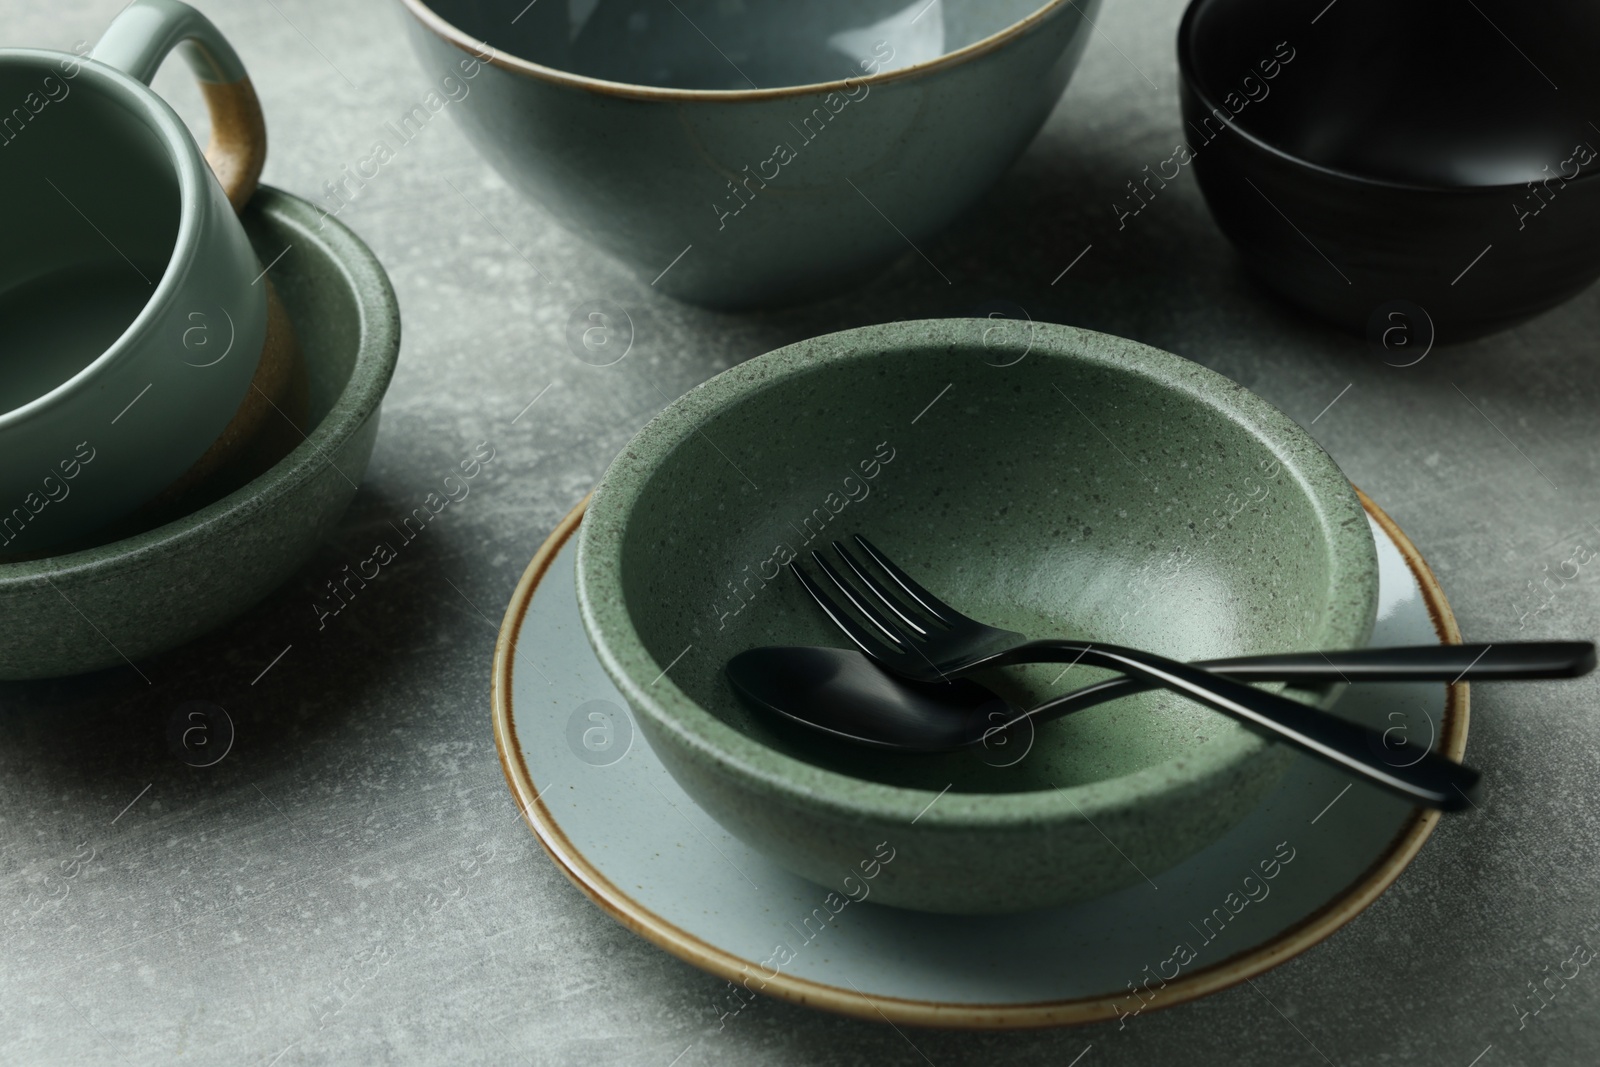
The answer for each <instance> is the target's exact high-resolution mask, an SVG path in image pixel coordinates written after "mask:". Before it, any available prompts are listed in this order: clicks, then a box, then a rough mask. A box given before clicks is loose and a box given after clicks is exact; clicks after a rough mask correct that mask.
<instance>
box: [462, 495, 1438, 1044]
mask: <svg viewBox="0 0 1600 1067" xmlns="http://www.w3.org/2000/svg"><path fill="white" fill-rule="evenodd" d="M1356 495H1357V496H1358V497H1359V498H1360V499H1361V506H1362V507H1363V508H1365V509H1366V511H1367V514H1368V515H1370V516H1372V518H1373V520H1374V521H1376V522H1377V523H1378V525H1379V526H1381V527H1382V528H1383V530H1384V531H1385V532H1386V533H1387V534H1388V535H1389V536H1390V537H1391V538H1393V539H1394V542H1395V544H1396V546H1398V547H1399V549H1400V554H1401V555H1402V556H1403V557H1405V561H1406V566H1407V567H1409V568H1410V569H1411V573H1412V574H1413V575H1414V576H1415V577H1416V579H1417V584H1418V585H1419V586H1420V587H1421V589H1422V598H1423V602H1424V603H1425V604H1426V605H1427V608H1428V614H1429V615H1430V616H1431V617H1432V619H1433V626H1434V630H1435V631H1436V632H1437V633H1438V635H1439V639H1440V641H1441V642H1442V643H1444V644H1448V645H1459V644H1460V643H1461V631H1460V629H1459V628H1458V627H1457V626H1456V620H1455V615H1454V613H1452V612H1451V610H1450V603H1449V601H1447V600H1446V599H1445V596H1444V591H1443V590H1442V589H1440V588H1439V583H1438V581H1437V580H1436V579H1435V578H1434V576H1433V571H1432V570H1431V569H1429V567H1428V563H1427V561H1426V560H1424V559H1423V558H1422V554H1421V553H1419V552H1418V551H1417V548H1416V546H1415V545H1413V544H1412V543H1411V539H1410V538H1408V537H1407V536H1406V535H1405V533H1404V531H1402V530H1401V529H1400V527H1399V526H1396V525H1395V522H1394V520H1393V519H1391V518H1390V517H1389V516H1388V515H1387V514H1386V513H1385V512H1384V510H1383V509H1382V508H1380V507H1378V505H1376V504H1374V503H1373V502H1372V500H1371V499H1370V498H1368V496H1367V495H1366V494H1365V493H1363V492H1361V490H1360V489H1357V490H1356ZM588 504H589V498H588V497H584V498H583V500H582V501H580V502H579V504H578V506H577V507H575V508H573V509H572V511H571V512H570V513H568V515H567V517H566V518H564V519H562V520H561V524H560V525H559V526H557V527H556V529H555V532H553V533H552V534H551V535H550V536H549V538H548V539H547V540H546V541H545V542H544V544H543V545H541V546H540V547H539V551H538V552H537V553H536V554H535V555H534V557H533V561H532V562H531V563H529V564H528V568H527V570H526V571H524V572H523V575H522V579H521V581H519V582H518V583H517V588H516V591H515V592H513V593H512V594H511V603H510V604H509V605H508V606H507V607H506V614H505V619H504V621H503V622H502V623H501V626H500V635H499V637H498V638H497V639H496V641H495V647H494V668H493V670H494V677H493V683H492V686H491V689H490V704H491V709H492V711H491V714H492V717H493V720H494V743H495V750H496V751H497V752H498V753H499V756H500V769H501V770H502V771H503V772H505V776H506V782H507V784H509V785H510V786H511V792H512V795H513V796H515V797H516V800H517V807H518V808H520V809H521V811H522V815H523V818H524V819H526V820H527V823H528V826H529V827H530V828H531V829H532V830H533V833H534V836H536V837H537V838H538V839H539V843H540V844H542V845H543V846H544V847H545V850H546V851H547V852H549V853H550V855H551V857H552V858H553V859H554V860H555V861H556V864H557V866H559V867H560V868H561V870H562V873H564V874H565V875H566V876H567V877H568V878H569V879H571V880H572V882H573V884H574V885H576V886H577V887H578V888H579V889H581V890H582V891H583V892H584V894H585V895H586V896H588V897H589V899H590V900H593V901H594V902H595V903H596V904H598V905H599V906H600V908H601V910H602V911H605V912H606V913H607V914H609V915H610V916H611V917H612V918H613V919H615V920H616V921H617V922H619V923H621V924H622V925H623V926H625V927H627V928H628V929H629V930H632V931H633V932H634V933H636V934H638V935H639V936H640V937H642V938H644V939H645V940H646V941H650V942H652V943H653V944H655V945H657V946H659V947H660V948H663V949H665V950H666V951H668V952H670V953H671V954H672V955H674V956H676V957H678V958H679V959H681V960H683V961H685V962H687V963H691V964H693V965H694V966H696V967H699V968H700V969H701V970H704V971H709V972H710V973H712V974H714V975H716V976H717V977H719V978H725V979H727V980H728V981H730V982H733V981H738V980H739V979H740V978H741V977H743V976H745V975H747V974H748V973H749V971H748V968H750V967H752V966H756V963H755V961H753V960H745V959H741V958H740V957H738V956H735V955H734V954H733V953H731V952H727V951H725V950H723V949H720V948H718V947H717V946H715V945H711V944H708V943H707V942H705V941H702V940H701V939H700V938H698V937H696V936H695V935H693V934H691V933H689V932H688V931H686V930H683V929H681V928H679V927H677V926H674V925H673V924H672V923H670V922H668V921H667V920H665V919H663V918H661V916H659V915H657V914H655V913H654V912H652V911H650V910H649V909H647V908H645V907H644V906H642V905H641V904H639V903H638V902H637V901H635V900H633V899H632V898H631V897H629V896H628V895H627V894H626V893H624V892H623V891H622V890H621V889H619V888H618V887H617V886H616V884H615V883H613V882H611V881H610V880H609V879H607V878H606V877H605V875H603V874H601V873H600V872H599V871H598V870H597V869H596V868H595V867H594V866H593V865H592V864H591V863H590V862H589V861H588V859H587V858H586V857H585V856H584V855H583V853H581V852H580V851H578V849H577V848H576V847H575V846H574V845H573V844H572V842H570V841H569V840H567V836H566V834H564V833H563V832H562V830H561V827H560V825H559V824H558V823H557V822H556V820H555V818H554V817H553V816H552V815H551V814H550V811H549V809H548V808H546V807H545V806H544V801H543V800H541V799H540V796H539V791H538V789H537V788H536V787H535V785H534V782H533V777H532V775H530V774H529V773H528V768H527V765H526V764H525V763H524V762H523V759H522V749H521V747H520V746H519V745H518V744H517V730H516V723H515V721H514V719H513V713H512V709H511V668H512V665H513V664H514V662H515V659H516V647H517V637H518V635H519V634H520V633H521V630H522V621H523V619H524V618H525V617H526V616H527V611H528V605H529V603H530V602H531V601H532V599H533V594H534V592H535V590H537V588H538V586H539V582H540V581H541V580H542V579H543V578H544V576H545V573H546V572H547V571H548V570H549V569H550V564H551V562H552V561H554V559H555V557H556V554H557V553H558V552H559V551H560V550H561V548H562V546H563V545H565V544H566V543H567V541H568V540H569V539H570V538H571V537H572V535H573V533H574V532H576V531H577V529H578V524H579V522H580V521H582V519H583V513H584V510H585V508H587V507H588ZM1467 704H1468V693H1467V685H1466V683H1465V682H1458V683H1456V684H1454V685H1451V686H1448V687H1446V690H1445V708H1444V714H1443V716H1442V717H1441V726H1440V731H1439V751H1441V752H1442V753H1443V754H1444V755H1446V756H1449V757H1450V758H1451V759H1453V760H1457V761H1460V759H1461V757H1462V755H1463V754H1464V753H1465V752H1466V748H1467V719H1468V711H1467ZM1438 822H1439V813H1438V812H1437V811H1425V810H1422V809H1417V810H1415V811H1413V812H1412V814H1411V816H1410V818H1408V819H1407V820H1406V824H1405V826H1404V827H1402V828H1401V830H1400V832H1399V833H1398V834H1396V835H1395V838H1394V840H1393V841H1391V842H1390V843H1389V847H1388V848H1386V849H1385V850H1384V852H1383V854H1382V855H1381V856H1379V857H1378V859H1376V860H1375V861H1373V863H1372V865H1371V866H1370V867H1368V868H1367V869H1366V870H1365V871H1364V872H1362V874H1361V875H1359V876H1358V877H1357V878H1356V879H1355V880H1354V881H1353V882H1351V883H1350V884H1349V885H1347V886H1346V887H1345V888H1344V889H1343V890H1341V891H1340V892H1339V893H1338V894H1337V895H1336V896H1335V898H1334V899H1332V900H1330V901H1329V902H1328V903H1326V904H1324V905H1323V906H1322V907H1321V908H1318V909H1317V910H1316V911H1314V912H1312V913H1311V914H1310V915H1308V916H1306V917H1305V918H1304V919H1302V920H1300V922H1298V923H1296V924H1295V925H1293V926H1291V927H1290V928H1289V929H1287V930H1285V931H1283V932H1282V933H1280V934H1278V935H1277V936H1276V937H1274V938H1271V939H1270V940H1268V941H1266V942H1265V943H1263V944H1261V945H1257V946H1256V947H1254V948H1251V949H1247V950H1245V951H1243V952H1240V953H1237V954H1235V955H1233V956H1230V957H1229V958H1227V959H1225V960H1222V961H1220V962H1218V963H1214V964H1212V965H1211V966H1209V967H1203V968H1201V969H1199V970H1197V971H1194V972H1192V973H1190V974H1188V975H1186V976H1184V977H1182V978H1179V979H1177V980H1174V981H1172V982H1169V983H1167V985H1166V986H1165V987H1163V992H1168V991H1170V992H1168V996H1167V997H1166V998H1165V1001H1164V1003H1162V1004H1160V1005H1159V1006H1157V1008H1156V1009H1155V1010H1160V1009H1162V1008H1170V1007H1173V1006H1176V1005H1178V1004H1184V1003H1187V1002H1189V1001H1191V1000H1196V999H1198V998H1200V997H1204V996H1209V995H1211V994H1212V993H1217V992H1220V991H1221V990H1224V989H1227V988H1228V987H1229V986H1233V985H1237V984H1239V983H1240V982H1243V981H1245V980H1246V979H1249V978H1253V977H1255V976H1256V975H1258V974H1261V973H1262V972H1264V971H1268V970H1271V969H1272V968H1273V967H1276V966H1278V965H1279V964H1280V963H1284V962H1287V961H1288V960H1290V959H1292V958H1294V957H1295V956H1298V955H1299V954H1300V953H1302V952H1304V951H1306V950H1307V949H1309V948H1311V947H1312V946H1314V945H1316V944H1317V943H1319V942H1321V941H1322V940H1324V939H1325V938H1327V937H1328V936H1329V935H1331V934H1332V933H1333V932H1334V931H1335V930H1338V929H1339V928H1340V927H1341V926H1343V925H1344V924H1345V923H1347V922H1349V921H1350V920H1351V919H1354V918H1355V917H1356V916H1357V915H1359V914H1360V913H1361V912H1362V911H1364V910H1365V909H1366V908H1367V906H1368V905H1370V904H1371V903H1372V902H1373V901H1374V900H1376V899H1377V898H1378V896H1379V894H1381V893H1382V892H1383V891H1384V890H1385V889H1387V888H1388V887H1389V886H1390V885H1391V884H1392V883H1393V882H1394V880H1395V879H1396V878H1398V877H1399V876H1400V872H1401V871H1403V870H1404V869H1405V868H1406V866H1407V865H1408V864H1409V863H1410V862H1411V860H1412V859H1413V858H1414V857H1415V856H1416V854H1417V852H1418V851H1419V850H1420V849H1421V848H1422V844H1423V842H1424V841H1426V840H1427V839H1428V835H1429V834H1431V833H1432V832H1433V828H1434V826H1435V825H1436V824H1437V823H1438ZM761 991H762V992H763V993H768V994H770V995H772V996H774V997H777V998H778V999H780V1000H787V1001H790V1002H792V1003H795V1004H803V1005H805V1006H807V1007H811V1008H821V1009H823V1010H825V1011H832V1012H837V1013H839V1014H841V1015H849V1016H853V1017H855V1018H858V1019H866V1020H869V1021H876V1020H880V1019H881V1020H883V1021H885V1022H889V1023H906V1024H909V1025H912V1026H927V1027H943V1028H948V1029H960V1030H1002V1029H1025V1028H1026V1029H1031V1028H1038V1027H1047V1026H1073V1025H1080V1024H1084V1023H1093V1022H1102V1021H1105V1020H1108V1019H1114V1018H1116V1017H1117V1016H1118V1015H1119V1014H1120V1013H1119V1012H1118V1011H1117V1009H1116V1006H1115V1005H1116V1003H1117V1002H1118V1001H1119V1000H1122V999H1126V995H1125V994H1122V993H1118V994H1116V995H1105V996H1092V997H1079V998H1076V999H1072V1000H1056V1001H1040V1002H1036V1003H1031V1004H942V1003H939V1002H937V1001H930V1000H908V999H904V998H900V997H879V996H868V995H866V994H864V993H859V992H856V991H854V990H850V989H841V988H839V987H838V986H830V985H827V984H825V983H822V982H815V981H812V980H810V979H805V978H796V977H793V976H791V975H785V974H779V975H778V976H777V977H775V978H773V979H771V980H770V981H768V982H767V983H766V984H765V985H763V986H762V989H761Z"/></svg>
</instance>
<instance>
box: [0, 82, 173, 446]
mask: <svg viewBox="0 0 1600 1067" xmlns="http://www.w3.org/2000/svg"><path fill="white" fill-rule="evenodd" d="M0 100H4V101H6V103H7V104H8V105H11V108H10V110H9V111H7V112H3V113H0V152H3V153H4V166H0V200H3V202H4V203H6V204H8V205H10V210H9V211H8V212H7V217H6V222H5V225H4V226H0V414H3V413H4V412H7V411H11V410H13V409H15V408H18V407H20V406H22V405H23V404H26V403H28V402H29V401H31V400H35V399H37V398H38V397H40V396H43V395H44V394H45V393H48V392H49V391H50V390H52V389H54V388H56V387H57V386H59V385H61V384H62V383H64V382H66V381H68V380H69V379H71V378H72V377H73V376H74V375H75V374H77V373H78V372H79V371H81V370H83V369H84V368H85V367H87V366H88V365H89V364H90V363H92V362H93V361H94V360H95V359H96V358H97V357H99V356H100V355H101V354H102V353H103V352H105V350H106V349H107V348H109V347H110V346H111V345H112V344H113V343H114V342H115V341H116V340H117V338H119V337H121V336H122V334H123V333H124V332H125V331H126V330H127V329H128V327H129V326H130V325H132V323H133V321H134V319H135V318H136V317H137V316H138V315H139V313H140V312H141V311H142V310H143V309H144V307H145V304H146V303H147V302H148V301H149V299H150V297H151V295H152V294H153V293H154V292H155V287H156V285H157V284H158V283H159V282H160V280H161V277H162V274H163V273H164V272H165V271H166V268H167V264H168V262H169V261H170V259H171V257H172V250H173V247H174V245H175V243H176V241H177V235H178V223H179V218H180V200H179V191H178V176H177V173H176V171H175V169H174V166H173V163H172V159H171V154H170V152H169V149H168V146H167V144H166V142H165V140H164V139H163V138H162V136H161V134H160V133H159V132H158V131H157V129H156V128H155V127H154V125H153V124H152V123H151V121H150V120H149V118H148V116H146V115H145V114H144V113H143V112H142V111H139V110H137V109H134V108H130V107H128V106H127V105H126V103H125V102H124V101H123V100H122V99H121V98H120V97H118V96H114V95H111V94H109V93H107V92H106V91H105V90H104V89H103V88H102V84H101V82H100V80H99V79H98V78H96V77H95V76H93V75H90V74H89V73H88V72H87V71H80V73H79V75H78V76H77V77H75V78H67V77H65V75H64V72H63V71H62V70H61V69H60V67H59V66H58V65H57V64H56V63H54V62H46V61H43V60H39V61H30V60H22V59H18V58H16V57H12V58H11V59H9V60H7V61H6V62H4V63H0Z"/></svg>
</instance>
